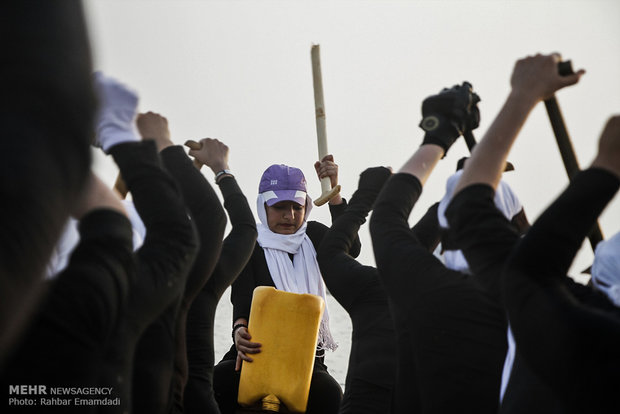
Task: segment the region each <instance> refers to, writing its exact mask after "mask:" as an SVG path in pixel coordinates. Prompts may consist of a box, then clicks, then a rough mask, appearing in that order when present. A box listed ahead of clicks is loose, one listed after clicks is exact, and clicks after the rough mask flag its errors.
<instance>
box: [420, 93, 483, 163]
mask: <svg viewBox="0 0 620 414" xmlns="http://www.w3.org/2000/svg"><path fill="white" fill-rule="evenodd" d="M478 102H480V97H479V96H478V95H477V94H475V93H474V92H473V90H472V86H471V84H470V83H469V82H463V84H462V85H454V86H453V87H451V88H450V89H447V88H444V89H443V90H442V91H441V92H439V93H438V94H437V95H432V96H429V97H428V98H426V99H425V100H424V102H422V117H423V118H422V121H421V122H420V128H422V129H423V130H424V131H426V134H424V140H423V141H422V145H424V144H435V145H439V146H440V147H442V148H443V149H444V156H445V154H447V153H448V149H449V148H450V147H451V146H452V144H454V141H456V139H457V138H458V137H459V136H460V135H462V134H463V132H465V131H467V130H469V131H471V130H473V129H476V128H477V127H478V125H479V124H480V111H479V110H478V106H477V103H478Z"/></svg>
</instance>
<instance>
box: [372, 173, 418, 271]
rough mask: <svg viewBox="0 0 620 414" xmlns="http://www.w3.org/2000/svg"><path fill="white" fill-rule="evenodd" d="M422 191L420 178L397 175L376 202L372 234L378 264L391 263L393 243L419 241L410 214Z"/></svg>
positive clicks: (401, 245)
mask: <svg viewBox="0 0 620 414" xmlns="http://www.w3.org/2000/svg"><path fill="white" fill-rule="evenodd" d="M421 192H422V185H421V183H420V181H419V180H418V179H417V178H416V177H415V176H412V175H410V174H403V173H399V174H396V175H394V176H393V177H392V178H391V179H390V180H389V181H388V182H387V183H386V184H385V186H384V188H383V190H382V191H381V193H379V196H378V198H377V201H376V202H375V207H374V212H373V214H372V217H371V219H370V235H371V236H372V241H373V248H374V252H375V259H376V261H377V267H378V268H381V267H391V266H392V264H393V262H392V260H393V257H392V253H393V247H394V246H400V247H404V246H407V245H411V244H417V240H416V239H415V237H414V236H413V233H412V232H411V229H410V228H409V223H408V219H409V214H410V213H411V209H412V208H413V206H414V204H415V203H416V202H417V200H418V198H419V196H420V194H421Z"/></svg>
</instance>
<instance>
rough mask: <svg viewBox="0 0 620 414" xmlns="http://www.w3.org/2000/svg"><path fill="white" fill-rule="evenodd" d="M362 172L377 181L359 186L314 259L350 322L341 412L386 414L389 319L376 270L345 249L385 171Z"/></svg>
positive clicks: (392, 366) (390, 379)
mask: <svg viewBox="0 0 620 414" xmlns="http://www.w3.org/2000/svg"><path fill="white" fill-rule="evenodd" d="M386 173H387V175H386ZM364 174H368V175H367V176H366V177H367V178H373V179H375V180H376V181H378V185H377V186H376V188H370V187H369V188H359V189H358V190H357V191H356V192H355V194H353V196H352V198H351V201H350V203H349V205H348V208H347V209H346V211H345V212H344V213H343V214H342V215H341V216H340V217H338V219H336V220H335V221H334V223H333V224H332V226H331V228H330V229H329V230H328V231H327V233H326V234H325V236H324V237H323V241H322V242H321V245H320V247H319V249H318V251H317V261H318V262H319V265H320V267H321V274H322V275H323V280H324V281H325V284H326V286H327V288H328V289H329V291H330V292H331V294H332V296H334V298H335V299H336V300H337V301H338V302H339V303H340V304H341V305H342V306H343V307H344V308H345V310H346V311H347V312H348V313H349V316H350V317H351V321H352V324H353V332H352V335H351V353H350V355H349V366H348V369H347V378H346V386H345V391H346V392H345V397H344V400H343V403H342V408H341V412H356V413H359V412H368V413H370V412H375V413H382V414H385V413H389V412H391V399H390V398H389V397H391V396H392V391H393V387H394V384H395V382H396V344H395V342H396V335H395V332H394V323H393V321H392V316H391V313H390V309H389V306H388V300H387V295H386V294H385V291H384V289H383V286H382V285H381V283H380V281H379V275H378V274H377V269H375V268H374V267H372V266H364V265H362V264H361V263H359V262H358V261H357V260H355V259H354V258H353V257H352V256H351V255H350V254H349V251H350V250H351V248H352V247H353V245H354V242H355V238H356V237H357V233H358V230H359V228H360V226H361V225H362V224H363V223H364V222H365V221H366V216H367V215H368V212H369V211H370V209H371V208H372V204H373V203H374V201H375V198H376V197H377V194H378V192H379V190H380V189H381V184H382V183H383V181H384V180H385V179H386V178H387V177H388V176H389V174H390V172H389V170H387V169H373V170H369V171H366V172H364ZM375 177H376V178H375ZM360 185H361V184H360ZM369 385H372V386H369ZM374 386H377V387H380V388H383V389H384V393H385V395H386V396H387V397H388V398H382V397H383V395H376V394H375V392H376V389H375V388H374Z"/></svg>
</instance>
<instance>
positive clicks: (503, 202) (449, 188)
mask: <svg viewBox="0 0 620 414" xmlns="http://www.w3.org/2000/svg"><path fill="white" fill-rule="evenodd" d="M462 173H463V170H459V171H457V172H455V173H454V174H452V175H451V176H450V178H448V181H447V182H446V194H445V195H444V197H443V198H442V199H441V201H440V202H439V207H438V208H437V218H438V219H439V225H440V226H441V227H443V228H449V226H448V220H447V219H446V209H447V208H448V205H449V204H450V201H452V196H453V193H454V188H455V187H456V184H457V183H458V181H459V179H460V178H461V174H462ZM494 201H495V206H496V207H497V208H498V209H499V210H500V211H501V212H502V213H503V214H504V216H505V217H506V218H507V219H508V220H511V219H512V218H513V217H514V216H515V215H516V214H517V213H519V212H520V211H521V209H522V208H523V206H522V205H521V202H520V201H519V198H518V197H517V195H516V194H515V193H514V191H512V189H511V188H510V186H509V185H508V183H506V182H505V181H503V180H502V181H500V182H499V186H498V187H497V190H495V198H494ZM444 263H445V265H446V267H447V268H449V269H453V270H458V271H460V272H465V273H469V264H468V263H467V260H466V259H465V256H463V252H462V251H460V250H446V251H444Z"/></svg>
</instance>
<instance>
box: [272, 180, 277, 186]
mask: <svg viewBox="0 0 620 414" xmlns="http://www.w3.org/2000/svg"><path fill="white" fill-rule="evenodd" d="M270 184H271V185H278V180H271V183H270Z"/></svg>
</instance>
